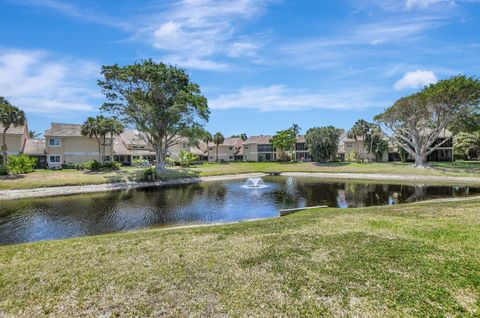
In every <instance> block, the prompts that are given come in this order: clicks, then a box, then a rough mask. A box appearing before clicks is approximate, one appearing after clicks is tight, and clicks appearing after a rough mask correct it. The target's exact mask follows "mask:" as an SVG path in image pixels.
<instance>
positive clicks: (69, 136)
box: [0, 123, 453, 168]
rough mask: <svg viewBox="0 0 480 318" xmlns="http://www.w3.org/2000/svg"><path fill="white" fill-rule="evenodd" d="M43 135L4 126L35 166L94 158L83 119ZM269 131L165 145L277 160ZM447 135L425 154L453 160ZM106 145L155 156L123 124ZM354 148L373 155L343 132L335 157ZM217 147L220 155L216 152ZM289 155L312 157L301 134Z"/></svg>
mask: <svg viewBox="0 0 480 318" xmlns="http://www.w3.org/2000/svg"><path fill="white" fill-rule="evenodd" d="M0 129H2V127H1V126H0ZM44 136H45V139H44V140H40V139H30V138H29V136H28V125H24V126H19V127H11V128H10V129H8V131H7V135H6V143H7V149H8V154H10V155H15V154H20V153H24V154H27V155H29V156H33V157H36V158H37V162H38V167H39V168H45V167H50V168H55V167H59V166H61V165H62V164H74V163H81V162H85V161H88V160H93V159H98V156H99V145H98V142H97V140H96V139H95V138H90V137H88V136H83V135H82V134H81V125H77V124H62V123H52V124H51V127H50V129H48V130H46V131H45V133H44ZM271 139H272V136H269V135H260V136H251V137H249V138H248V139H247V140H242V139H241V138H225V140H224V142H223V143H222V144H220V145H218V152H217V146H216V145H215V144H213V143H211V142H210V143H208V144H207V143H205V142H201V143H200V144H199V145H198V147H197V146H192V145H189V143H188V140H186V139H184V140H180V141H179V142H178V143H177V144H176V145H174V146H172V147H170V148H169V152H168V156H169V157H170V158H171V159H173V160H177V159H178V156H179V154H180V152H181V151H182V150H184V151H189V152H192V153H193V154H195V155H197V156H198V157H199V159H200V160H202V161H210V162H213V161H217V159H218V161H222V162H228V161H260V162H263V161H276V160H277V158H279V152H278V151H277V150H276V149H275V148H274V147H273V146H272V143H271V142H270V140H271ZM444 139H448V141H447V142H445V143H444V144H443V145H442V147H440V148H439V149H437V150H435V151H434V152H432V153H431V154H430V155H429V157H428V158H427V160H430V161H451V160H453V148H452V147H453V145H452V134H451V133H450V132H445V133H444V134H443V135H442V136H441V138H439V140H437V142H442V141H443V140H444ZM103 147H105V160H107V161H109V160H111V159H112V158H113V160H114V161H118V162H120V163H122V164H124V165H131V164H132V162H133V161H134V160H137V159H138V160H148V161H151V162H153V161H154V160H155V151H154V150H153V148H152V147H151V146H150V145H149V144H148V143H147V142H146V141H145V139H144V138H143V137H142V134H140V133H139V132H138V131H136V130H126V131H125V132H124V133H122V134H120V135H117V136H114V137H113V138H109V137H107V138H106V139H105V142H104V143H103V142H102V145H101V148H102V150H103ZM354 151H355V152H357V153H358V154H360V157H361V158H362V159H366V160H374V158H375V156H374V155H373V154H371V153H368V152H367V151H366V149H365V147H364V143H363V140H361V138H357V139H352V138H348V137H347V136H346V135H345V134H343V135H342V137H341V140H340V145H339V149H338V159H339V160H342V161H343V160H344V159H345V156H346V154H348V153H352V152H354ZM217 153H218V158H217ZM292 155H293V156H294V157H295V160H297V161H311V160H312V158H311V156H310V154H309V152H308V147H307V144H306V141H305V136H298V137H297V142H296V144H295V148H294V151H293V153H292ZM399 160H400V154H399V150H398V147H395V146H393V145H390V146H389V150H388V153H385V154H384V157H383V158H382V161H399Z"/></svg>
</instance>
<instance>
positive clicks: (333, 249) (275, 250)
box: [0, 200, 480, 317]
mask: <svg viewBox="0 0 480 318" xmlns="http://www.w3.org/2000/svg"><path fill="white" fill-rule="evenodd" d="M479 211H480V201H478V200H476V201H475V200H472V201H463V202H460V201H458V202H448V203H435V202H424V203H419V204H410V205H401V206H394V207H372V208H359V209H344V210H339V209H320V210H311V211H304V212H300V213H297V214H293V215H290V216H287V217H283V218H277V219H270V220H262V221H255V222H244V223H237V224H229V225H220V226H208V227H198V228H184V229H171V230H158V229H152V230H145V231H136V232H127V233H117V234H109V235H102V236H93V237H84V238H78V239H70V240H59V241H49V242H39V243H29V244H20V245H12V246H3V247H0V315H1V313H2V312H3V313H6V314H12V315H17V314H18V315H22V316H23V315H24V316H43V315H45V316H46V315H50V316H65V317H74V316H98V315H105V316H107V317H109V316H112V317H116V316H121V317H143V316H156V317H158V316H169V317H179V316H197V317H209V316H222V317H223V316H227V317H230V316H232V317H240V316H241V317H254V316H263V317H273V316H280V317H306V316H310V317H318V316H327V317H338V316H341V317H478V316H479V315H480V258H479V257H478V256H479V255H480V244H479V242H480V217H479Z"/></svg>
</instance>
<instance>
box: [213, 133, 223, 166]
mask: <svg viewBox="0 0 480 318" xmlns="http://www.w3.org/2000/svg"><path fill="white" fill-rule="evenodd" d="M212 141H213V143H214V144H215V146H216V147H215V153H216V160H217V163H218V146H219V145H220V144H223V142H224V141H225V137H223V135H222V133H221V132H217V133H215V135H213V138H212Z"/></svg>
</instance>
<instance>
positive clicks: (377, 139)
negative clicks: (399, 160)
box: [364, 123, 388, 161]
mask: <svg viewBox="0 0 480 318" xmlns="http://www.w3.org/2000/svg"><path fill="white" fill-rule="evenodd" d="M364 146H365V148H366V149H367V151H368V152H369V153H373V155H374V156H375V160H376V161H382V158H383V155H384V154H385V153H386V152H387V151H388V141H387V140H385V136H384V134H383V133H382V131H381V129H380V126H379V125H377V124H370V123H369V130H368V131H367V133H366V134H365V139H364Z"/></svg>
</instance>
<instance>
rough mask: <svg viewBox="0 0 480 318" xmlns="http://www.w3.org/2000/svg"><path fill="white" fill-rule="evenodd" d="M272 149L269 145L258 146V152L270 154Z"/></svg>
mask: <svg viewBox="0 0 480 318" xmlns="http://www.w3.org/2000/svg"><path fill="white" fill-rule="evenodd" d="M272 151H273V148H272V145H270V144H265V145H258V152H272Z"/></svg>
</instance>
